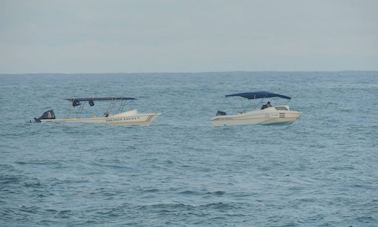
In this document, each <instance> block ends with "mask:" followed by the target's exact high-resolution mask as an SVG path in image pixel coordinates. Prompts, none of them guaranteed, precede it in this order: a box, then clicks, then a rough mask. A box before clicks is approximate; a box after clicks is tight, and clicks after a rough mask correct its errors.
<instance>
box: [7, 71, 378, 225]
mask: <svg viewBox="0 0 378 227" xmlns="http://www.w3.org/2000/svg"><path fill="white" fill-rule="evenodd" d="M260 90H266V91H271V92H276V93H280V94H284V95H288V96H291V97H292V100H290V102H289V103H288V104H289V105H290V107H291V108H292V109H294V110H297V111H300V112H302V115H301V117H300V119H298V120H297V121H296V122H295V123H294V124H291V125H276V126H274V125H271V126H256V125H249V126H233V127H220V128H213V127H212V126H211V122H210V119H211V118H212V117H213V116H214V115H215V113H216V111H217V110H222V111H225V112H227V113H228V114H231V113H237V112H239V111H244V110H249V109H251V108H256V107H258V105H260V104H261V102H259V101H257V103H254V102H251V101H249V100H244V99H243V98H237V97H233V98H225V97H224V96H225V95H226V94H230V93H236V92H247V91H260ZM101 96H126V97H135V98H137V100H135V101H132V102H130V103H129V105H128V106H127V108H128V109H138V111H139V112H160V113H161V116H159V118H157V119H156V121H155V122H153V124H152V125H150V126H149V127H125V126H109V125H95V124H37V123H29V120H31V119H33V117H39V116H40V115H41V114H42V113H43V112H44V111H45V110H48V109H50V108H52V109H54V111H55V114H56V115H57V117H58V118H59V117H66V116H69V115H70V114H76V113H72V108H71V104H70V103H69V102H68V101H66V100H64V99H65V98H71V97H101ZM265 101H267V100H265ZM271 101H272V103H273V104H286V103H287V102H286V100H279V99H274V100H271ZM95 104H96V105H95V106H94V107H89V106H86V110H85V111H88V112H85V111H84V112H85V114H89V115H90V114H97V115H100V114H103V112H104V111H105V110H106V108H108V106H106V104H105V103H100V102H96V103H95ZM377 146H378V72H229V73H228V72H225V73H180V74H172V73H171V74H164V73H151V74H93V75H90V74H88V75H86V74H80V75H79V74H77V75H74V74H72V75H67V74H51V75H50V74H41V75H39V74H33V75H1V76H0V226H97V225H98V226H372V227H375V226H378V148H377Z"/></svg>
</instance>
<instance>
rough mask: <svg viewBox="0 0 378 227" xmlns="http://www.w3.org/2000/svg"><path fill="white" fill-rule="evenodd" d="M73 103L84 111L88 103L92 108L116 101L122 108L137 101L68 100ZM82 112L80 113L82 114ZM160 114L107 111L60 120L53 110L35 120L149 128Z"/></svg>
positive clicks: (105, 99) (113, 99) (111, 98)
mask: <svg viewBox="0 0 378 227" xmlns="http://www.w3.org/2000/svg"><path fill="white" fill-rule="evenodd" d="M67 100H69V101H71V102H72V106H73V107H74V108H75V107H78V106H81V110H82V109H83V102H84V103H85V102H88V103H89V105H90V106H94V102H95V101H96V102H97V101H111V106H112V105H113V103H114V102H115V101H120V102H122V104H121V108H120V109H122V107H123V106H124V105H125V103H126V101H128V100H135V98H128V97H101V98H71V99H67ZM81 110H80V112H81ZM159 115H160V113H139V112H138V111H137V110H130V111H125V112H122V111H121V112H119V113H116V114H112V113H110V112H109V111H106V112H105V114H104V116H93V117H72V118H60V119H57V118H56V117H55V113H54V111H53V110H48V111H46V112H44V113H43V114H42V116H41V117H39V118H34V121H35V122H41V123H43V122H50V123H52V122H55V123H59V122H64V123H94V124H111V125H125V126H126V125H141V126H148V125H150V124H151V123H152V122H153V121H154V120H155V119H156V118H157V117H158V116H159Z"/></svg>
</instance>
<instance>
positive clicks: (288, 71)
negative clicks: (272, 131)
mask: <svg viewBox="0 0 378 227" xmlns="http://www.w3.org/2000/svg"><path fill="white" fill-rule="evenodd" d="M268 72H269V73H270V72H272V73H301V72H302V73H304V72H305V73H317V72H333V73H335V72H378V70H230V71H176V72H174V71H166V72H164V71H161V72H69V73H67V72H30V73H27V72H24V73H0V75H31V76H32V75H100V74H110V75H122V74H200V73H268Z"/></svg>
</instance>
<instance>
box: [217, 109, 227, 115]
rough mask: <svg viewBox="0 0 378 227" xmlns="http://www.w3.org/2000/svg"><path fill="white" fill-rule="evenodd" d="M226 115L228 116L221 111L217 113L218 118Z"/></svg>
mask: <svg viewBox="0 0 378 227" xmlns="http://www.w3.org/2000/svg"><path fill="white" fill-rule="evenodd" d="M224 115H227V113H226V112H223V111H220V110H218V111H217V114H216V116H224Z"/></svg>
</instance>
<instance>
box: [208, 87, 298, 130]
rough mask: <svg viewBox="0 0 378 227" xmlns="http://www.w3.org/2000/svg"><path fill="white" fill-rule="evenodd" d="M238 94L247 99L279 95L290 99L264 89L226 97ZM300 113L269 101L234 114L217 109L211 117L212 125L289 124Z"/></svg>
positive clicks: (282, 96) (286, 97)
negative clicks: (261, 105)
mask: <svg viewBox="0 0 378 227" xmlns="http://www.w3.org/2000/svg"><path fill="white" fill-rule="evenodd" d="M232 96H240V97H243V98H247V99H261V98H273V97H280V98H284V99H291V98H290V97H288V96H285V95H280V94H275V93H271V92H266V91H259V92H246V93H237V94H231V95H226V97H232ZM300 115H301V113H300V112H298V111H293V110H290V108H289V106H288V105H279V106H271V105H270V102H268V103H267V104H265V105H263V107H262V108H261V109H256V110H252V111H248V112H242V113H238V114H234V115H227V114H226V113H225V112H223V111H218V112H217V116H216V117H213V118H212V119H211V122H212V125H213V126H215V127H219V126H227V125H248V124H261V125H270V124H290V123H293V122H294V121H296V120H297V119H298V118H299V116H300Z"/></svg>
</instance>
